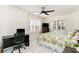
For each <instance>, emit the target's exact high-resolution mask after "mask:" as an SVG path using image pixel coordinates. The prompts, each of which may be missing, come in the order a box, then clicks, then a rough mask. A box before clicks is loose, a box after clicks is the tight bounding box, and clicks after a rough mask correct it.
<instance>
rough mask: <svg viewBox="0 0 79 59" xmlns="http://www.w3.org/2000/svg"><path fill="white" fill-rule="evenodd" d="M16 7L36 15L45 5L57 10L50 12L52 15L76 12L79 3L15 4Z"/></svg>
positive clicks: (47, 8)
mask: <svg viewBox="0 0 79 59" xmlns="http://www.w3.org/2000/svg"><path fill="white" fill-rule="evenodd" d="M15 7H17V8H19V9H22V10H24V11H27V12H30V13H32V14H36V15H39V13H40V11H41V7H45V9H46V10H53V9H54V10H55V12H52V13H49V14H50V15H63V14H68V13H73V12H75V11H76V10H77V8H78V5H15Z"/></svg>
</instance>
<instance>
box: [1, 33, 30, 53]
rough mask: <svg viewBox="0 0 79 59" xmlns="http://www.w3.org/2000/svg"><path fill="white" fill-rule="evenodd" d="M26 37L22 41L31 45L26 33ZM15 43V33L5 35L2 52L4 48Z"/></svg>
mask: <svg viewBox="0 0 79 59" xmlns="http://www.w3.org/2000/svg"><path fill="white" fill-rule="evenodd" d="M24 37H25V40H24V42H22V43H24V44H25V46H29V35H27V34H25V35H24ZM14 45H16V44H15V43H14V35H8V36H3V46H2V52H3V49H5V48H8V47H11V46H14Z"/></svg>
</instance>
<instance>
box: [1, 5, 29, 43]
mask: <svg viewBox="0 0 79 59" xmlns="http://www.w3.org/2000/svg"><path fill="white" fill-rule="evenodd" d="M27 25H28V18H27V13H25V12H24V11H22V10H20V9H17V8H15V7H12V6H0V42H1V40H2V36H5V35H13V34H14V33H15V32H16V29H17V28H25V31H26V33H28V32H29V30H28V26H27Z"/></svg>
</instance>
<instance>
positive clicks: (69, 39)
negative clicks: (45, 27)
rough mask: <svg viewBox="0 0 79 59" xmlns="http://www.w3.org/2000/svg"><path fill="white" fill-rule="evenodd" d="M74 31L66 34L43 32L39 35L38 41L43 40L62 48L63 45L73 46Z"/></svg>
mask: <svg viewBox="0 0 79 59" xmlns="http://www.w3.org/2000/svg"><path fill="white" fill-rule="evenodd" d="M73 35H74V32H69V33H68V34H57V33H52V32H48V33H44V34H41V35H40V36H39V40H38V41H44V42H47V43H51V44H53V45H56V46H59V47H62V48H64V47H65V46H70V47H73V45H74V42H76V40H74V39H73Z"/></svg>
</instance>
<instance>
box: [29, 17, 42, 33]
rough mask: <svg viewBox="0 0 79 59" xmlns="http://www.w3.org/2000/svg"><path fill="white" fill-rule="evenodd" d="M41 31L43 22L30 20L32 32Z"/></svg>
mask: <svg viewBox="0 0 79 59" xmlns="http://www.w3.org/2000/svg"><path fill="white" fill-rule="evenodd" d="M37 31H41V21H40V20H33V19H31V20H30V32H37Z"/></svg>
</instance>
